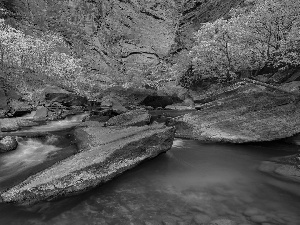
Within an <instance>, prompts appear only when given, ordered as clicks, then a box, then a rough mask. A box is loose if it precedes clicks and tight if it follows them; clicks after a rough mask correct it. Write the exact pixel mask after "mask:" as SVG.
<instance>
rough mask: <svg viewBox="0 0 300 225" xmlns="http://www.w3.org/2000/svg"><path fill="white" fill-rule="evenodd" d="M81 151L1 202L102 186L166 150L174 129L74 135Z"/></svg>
mask: <svg viewBox="0 0 300 225" xmlns="http://www.w3.org/2000/svg"><path fill="white" fill-rule="evenodd" d="M75 134H76V137H77V138H78V140H79V141H80V143H81V144H80V146H81V152H80V153H78V154H76V155H74V156H72V157H69V158H67V159H65V160H63V161H61V162H58V163H57V164H55V165H54V166H52V167H50V168H48V169H46V170H44V171H42V172H40V173H38V174H36V175H33V176H31V177H29V178H27V179H26V180H25V181H24V182H22V183H21V184H18V185H16V186H14V187H12V188H10V189H8V190H6V191H5V192H3V193H1V198H2V201H3V202H17V203H22V204H29V203H35V202H38V201H41V200H50V199H55V198H58V197H62V196H68V195H74V194H78V193H80V192H83V191H86V190H89V189H91V188H93V187H95V186H97V185H99V184H101V183H104V182H106V181H108V180H110V179H112V178H113V177H115V176H117V175H119V174H120V173H122V172H124V171H125V170H128V169H130V168H132V167H134V166H136V165H137V164H138V163H140V162H141V161H143V160H145V159H149V158H152V157H155V156H157V155H158V154H160V153H163V152H166V151H167V150H169V149H170V148H171V146H172V143H173V138H174V129H173V128H171V127H165V126H164V125H152V126H143V127H127V128H103V127H102V126H100V125H99V124H98V125H94V126H90V127H86V128H78V129H77V130H76V132H75Z"/></svg>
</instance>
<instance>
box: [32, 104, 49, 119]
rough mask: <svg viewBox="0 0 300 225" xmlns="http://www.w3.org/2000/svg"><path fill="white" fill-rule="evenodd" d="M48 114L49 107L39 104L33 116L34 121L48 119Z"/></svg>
mask: <svg viewBox="0 0 300 225" xmlns="http://www.w3.org/2000/svg"><path fill="white" fill-rule="evenodd" d="M47 116H48V109H47V108H46V107H44V106H38V107H37V109H36V112H35V115H34V116H33V120H34V121H46V120H47Z"/></svg>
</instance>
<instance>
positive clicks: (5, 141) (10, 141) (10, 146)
mask: <svg viewBox="0 0 300 225" xmlns="http://www.w3.org/2000/svg"><path fill="white" fill-rule="evenodd" d="M17 147H18V142H17V140H16V138H15V137H12V136H5V137H2V138H1V139H0V152H9V151H12V150H15V149H16V148H17Z"/></svg>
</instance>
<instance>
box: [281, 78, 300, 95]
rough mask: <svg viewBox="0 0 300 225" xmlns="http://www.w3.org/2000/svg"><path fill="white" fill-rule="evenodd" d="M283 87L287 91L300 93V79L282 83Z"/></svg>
mask: <svg viewBox="0 0 300 225" xmlns="http://www.w3.org/2000/svg"><path fill="white" fill-rule="evenodd" d="M281 88H282V89H283V90H285V91H288V92H292V93H295V94H299V93H300V81H293V82H289V83H285V84H282V85H281Z"/></svg>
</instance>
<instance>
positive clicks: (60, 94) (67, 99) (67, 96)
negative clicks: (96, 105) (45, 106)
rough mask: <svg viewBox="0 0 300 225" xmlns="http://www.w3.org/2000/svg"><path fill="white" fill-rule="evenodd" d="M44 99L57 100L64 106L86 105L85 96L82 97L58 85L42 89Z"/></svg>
mask: <svg viewBox="0 0 300 225" xmlns="http://www.w3.org/2000/svg"><path fill="white" fill-rule="evenodd" d="M44 94H45V100H46V101H49V102H58V103H60V104H62V105H64V106H87V104H88V101H87V98H86V97H82V96H79V95H76V94H73V93H71V92H68V91H66V90H64V89H61V88H58V87H50V86H48V87H46V88H45V90H44Z"/></svg>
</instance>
